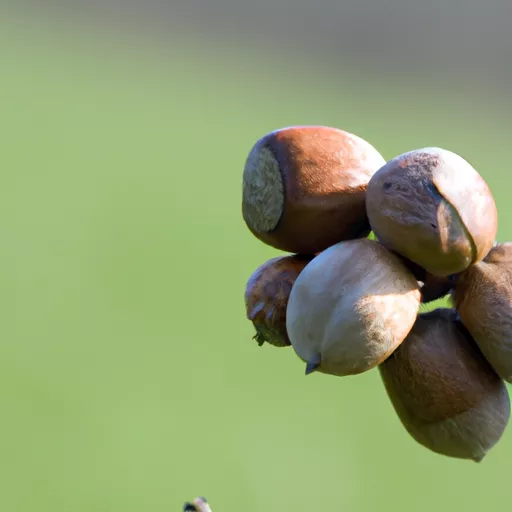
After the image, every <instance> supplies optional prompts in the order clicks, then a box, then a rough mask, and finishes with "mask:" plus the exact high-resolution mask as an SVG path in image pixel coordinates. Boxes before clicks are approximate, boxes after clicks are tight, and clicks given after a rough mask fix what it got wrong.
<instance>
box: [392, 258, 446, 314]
mask: <svg viewBox="0 0 512 512" xmlns="http://www.w3.org/2000/svg"><path fill="white" fill-rule="evenodd" d="M393 254H395V255H396V256H397V257H398V258H400V260H401V261H402V263H403V264H404V265H405V266H406V267H407V268H408V269H409V270H410V271H411V272H412V275H413V276H414V277H415V278H416V279H417V280H418V282H419V284H420V286H421V302H422V303H423V304H428V303H429V302H433V301H434V300H439V299H442V298H443V297H446V296H447V295H448V294H449V293H450V292H451V291H452V289H453V286H454V279H453V276H448V277H440V276H435V275H433V274H431V273H430V272H427V271H426V270H425V269H424V268H423V267H420V266H419V265H417V264H416V263H413V262H412V261H411V260H408V259H407V258H405V257H404V256H402V255H401V254H399V253H396V252H393Z"/></svg>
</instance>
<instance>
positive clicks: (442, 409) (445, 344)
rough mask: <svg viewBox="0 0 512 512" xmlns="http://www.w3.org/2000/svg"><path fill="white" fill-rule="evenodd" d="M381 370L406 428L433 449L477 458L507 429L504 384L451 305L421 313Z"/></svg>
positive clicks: (446, 454)
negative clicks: (450, 307) (449, 307)
mask: <svg viewBox="0 0 512 512" xmlns="http://www.w3.org/2000/svg"><path fill="white" fill-rule="evenodd" d="M379 372H380V375H381V377H382V380H383V383H384V386H385V389H386V392H387V394H388V396H389V398H390V400H391V403H392V405H393V407H394V409H395V411H396V413H397V415H398V417H399V418H400V421H401V422H402V424H403V425H404V427H405V428H406V430H407V431H408V432H409V434H410V435H411V436H412V437H413V438H414V439H415V440H416V441H417V442H418V443H420V444H421V445H423V446H424V447H426V448H428V449H429V450H432V451H433V452H435V453H438V454H441V455H445V456H448V457H454V458H459V459H468V460H474V461H476V462H479V461H481V460H482V459H483V458H484V457H485V455H486V454H487V453H488V452H489V450H490V449H491V448H492V447H493V446H494V445H495V444H496V443H497V442H498V441H499V440H500V438H501V436H502V435H503V433H504V431H505V428H506V426H507V423H508V421H509V416H510V401H509V396H508V392H507V389H506V386H505V383H504V382H503V380H502V379H500V378H499V376H498V375H497V374H496V373H495V372H494V370H493V369H492V367H491V366H490V364H489V363H488V362H487V361H486V359H485V358H484V357H483V355H482V354H481V352H480V351H479V350H478V347H477V345H476V344H475V342H474V341H473V340H472V338H471V336H470V334H469V333H468V331H467V330H466V328H465V327H464V326H463V325H462V323H461V322H460V321H458V320H457V313H456V311H455V310H454V309H448V308H443V309H436V310H434V311H432V312H429V313H422V314H420V315H419V316H418V319H417V321H416V323H415V325H414V327H413V328H412V330H411V332H410V333H409V335H408V336H407V337H406V339H405V340H404V341H403V343H402V344H401V345H400V346H399V347H398V348H397V349H396V350H395V352H393V354H391V356H390V357H388V358H387V359H386V360H385V361H384V362H383V363H382V365H380V366H379Z"/></svg>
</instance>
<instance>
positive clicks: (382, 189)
mask: <svg viewBox="0 0 512 512" xmlns="http://www.w3.org/2000/svg"><path fill="white" fill-rule="evenodd" d="M366 210H367V213H368V219H369V221H370V225H371V227H372V229H373V231H374V232H375V234H376V236H377V238H378V240H379V241H381V242H382V243H383V244H384V245H385V246H386V247H388V248H389V249H391V250H393V251H396V252H398V253H400V254H402V255H403V256H405V257H406V258H408V259H410V260H411V261H413V262H414V263H417V264H418V265H420V266H421V267H423V268H424V269H425V270H427V271H428V272H430V273H431V274H434V275H435V276H449V275H451V274H456V273H458V272H462V271H463V270H465V269H466V268H468V267H469V265H471V264H473V263H477V262H478V261H480V260H482V259H483V258H484V257H485V255H486V254H487V253H488V252H489V251H490V249H491V247H492V245H493V242H494V239H495V237H496V231H497V225H498V214H497V210H496V205H495V203H494V198H493V196H492V194H491V191H490V189H489V187H488V186H487V184H486V182H485V181H484V180H483V178H482V177H481V176H480V174H478V172H477V171H476V170H475V169H474V168H473V167H472V166H471V165H470V164H469V163H468V162H467V161H466V160H464V159H463V158H462V157H460V156H459V155H457V154H455V153H452V152H451V151H447V150H445V149H440V148H424V149H417V150H414V151H410V152H409V153H405V154H403V155H400V156H397V157H396V158H393V159H392V160H390V161H389V162H388V163H387V164H386V165H384V166H383V167H382V168H381V169H379V171H378V172H376V173H375V174H374V175H373V176H372V178H371V179H370V182H369V184H368V189H367V195H366Z"/></svg>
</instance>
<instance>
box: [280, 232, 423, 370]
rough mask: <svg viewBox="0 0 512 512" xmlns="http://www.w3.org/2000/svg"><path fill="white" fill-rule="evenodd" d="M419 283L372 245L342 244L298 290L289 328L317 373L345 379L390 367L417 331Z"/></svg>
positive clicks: (306, 274) (317, 261)
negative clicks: (387, 362)
mask: <svg viewBox="0 0 512 512" xmlns="http://www.w3.org/2000/svg"><path fill="white" fill-rule="evenodd" d="M419 306H420V287H419V284H418V281H417V280H416V279H415V278H414V276H413V275H412V274H411V272H409V270H407V268H406V267H405V266H404V264H403V263H402V262H401V261H400V259H399V258H398V257H397V256H395V255H394V254H392V253H391V252H390V251H388V250H387V249H386V248H385V247H383V246H382V245H381V244H380V243H378V242H376V241H374V240H370V239H358V240H350V241H344V242H339V243H337V244H335V245H333V246H331V247H329V248H328V249H326V250H325V251H323V252H322V253H320V254H319V255H318V256H316V257H315V258H314V259H313V260H312V261H311V262H310V263H309V264H308V265H307V266H306V267H305V268H304V270H303V271H302V273H301V274H300V275H299V277H298V278H297V280H296V281H295V284H294V285H293V288H292V291H291V294H290V299H289V302H288V308H287V319H286V328H287V331H288V336H289V338H290V341H291V343H292V346H293V348H294V350H295V352H296V353H297V355H298V356H299V357H300V358H301V359H302V360H303V361H305V362H306V374H310V373H312V372H313V371H319V372H321V373H325V374H330V375H336V376H345V375H355V374H360V373H363V372H365V371H368V370H370V369H372V368H374V367H375V366H377V365H378V364H380V363H381V362H382V361H384V360H385V359H386V358H387V357H388V356H389V355H390V354H391V353H392V352H393V351H394V350H395V349H396V348H397V347H398V346H399V345H400V343H401V342H402V341H403V340H404V338H405V337H406V336H407V334H408V333H409V331H410V329H411V328H412V326H413V325H414V322H415V320H416V316H417V314H418V310H419Z"/></svg>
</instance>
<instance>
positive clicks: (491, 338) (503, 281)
mask: <svg viewBox="0 0 512 512" xmlns="http://www.w3.org/2000/svg"><path fill="white" fill-rule="evenodd" d="M453 300H454V304H455V307H456V309H457V312H458V313H459V315H460V319H461V321H462V323H463V324H464V325H465V326H466V328H467V329H468V331H469V332H470V333H471V336H472V337H473V338H474V340H475V341H476V343H477V344H478V346H479V347H480V350H481V351H482V353H483V354H484V356H485V357H486V358H487V360H488V361H489V362H490V363H491V365H492V366H493V368H494V370H495V371H496V372H497V373H498V375H500V376H501V378H503V379H505V380H506V381H507V382H511V383H512V243H503V244H497V245H496V246H495V247H493V248H492V249H491V251H490V252H489V254H488V255H487V256H486V257H485V258H484V260H483V261H481V262H480V263H478V264H476V265H473V266H471V267H470V268H468V269H467V270H466V271H465V272H462V273H461V274H459V275H458V276H456V284H455V288H454V291H453Z"/></svg>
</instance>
